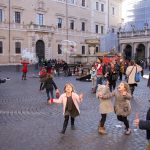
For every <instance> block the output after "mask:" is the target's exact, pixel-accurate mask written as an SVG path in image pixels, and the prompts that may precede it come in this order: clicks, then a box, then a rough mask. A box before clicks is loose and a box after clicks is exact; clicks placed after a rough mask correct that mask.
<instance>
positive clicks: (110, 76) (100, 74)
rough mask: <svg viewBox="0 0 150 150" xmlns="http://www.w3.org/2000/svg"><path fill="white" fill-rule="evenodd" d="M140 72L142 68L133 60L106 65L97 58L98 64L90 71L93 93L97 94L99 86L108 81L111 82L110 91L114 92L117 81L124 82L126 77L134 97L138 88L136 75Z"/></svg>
mask: <svg viewBox="0 0 150 150" xmlns="http://www.w3.org/2000/svg"><path fill="white" fill-rule="evenodd" d="M139 72H142V67H141V66H139V65H138V64H136V63H135V62H134V61H133V60H131V61H130V62H128V63H124V62H123V61H120V62H117V61H114V62H111V63H108V64H105V63H103V61H102V59H101V58H97V61H96V63H94V64H93V66H92V68H91V70H90V74H91V80H92V91H93V92H94V93H95V92H96V90H97V86H98V84H102V83H103V81H105V80H107V81H108V82H109V88H110V91H111V92H112V91H113V90H115V88H116V82H117V80H118V79H119V80H120V81H122V77H123V75H124V76H125V77H126V81H127V83H128V84H129V87H130V90H131V94H132V95H133V93H134V89H135V86H137V82H136V81H135V80H134V79H135V74H136V73H139Z"/></svg>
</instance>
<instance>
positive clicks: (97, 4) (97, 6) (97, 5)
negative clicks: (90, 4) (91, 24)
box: [96, 2, 99, 10]
mask: <svg viewBox="0 0 150 150" xmlns="http://www.w3.org/2000/svg"><path fill="white" fill-rule="evenodd" d="M96 10H99V3H98V2H96Z"/></svg>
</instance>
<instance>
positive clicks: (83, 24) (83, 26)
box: [81, 22, 85, 31]
mask: <svg viewBox="0 0 150 150" xmlns="http://www.w3.org/2000/svg"><path fill="white" fill-rule="evenodd" d="M81 30H82V31H85V22H82V28H81Z"/></svg>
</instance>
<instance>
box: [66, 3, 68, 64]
mask: <svg viewBox="0 0 150 150" xmlns="http://www.w3.org/2000/svg"><path fill="white" fill-rule="evenodd" d="M66 38H67V50H68V3H67V0H66ZM66 62H67V51H66Z"/></svg>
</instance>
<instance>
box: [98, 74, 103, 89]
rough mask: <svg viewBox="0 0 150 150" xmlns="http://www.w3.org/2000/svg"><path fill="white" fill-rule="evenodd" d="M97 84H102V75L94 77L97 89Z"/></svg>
mask: <svg viewBox="0 0 150 150" xmlns="http://www.w3.org/2000/svg"><path fill="white" fill-rule="evenodd" d="M98 84H103V77H97V79H96V90H97V87H98Z"/></svg>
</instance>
